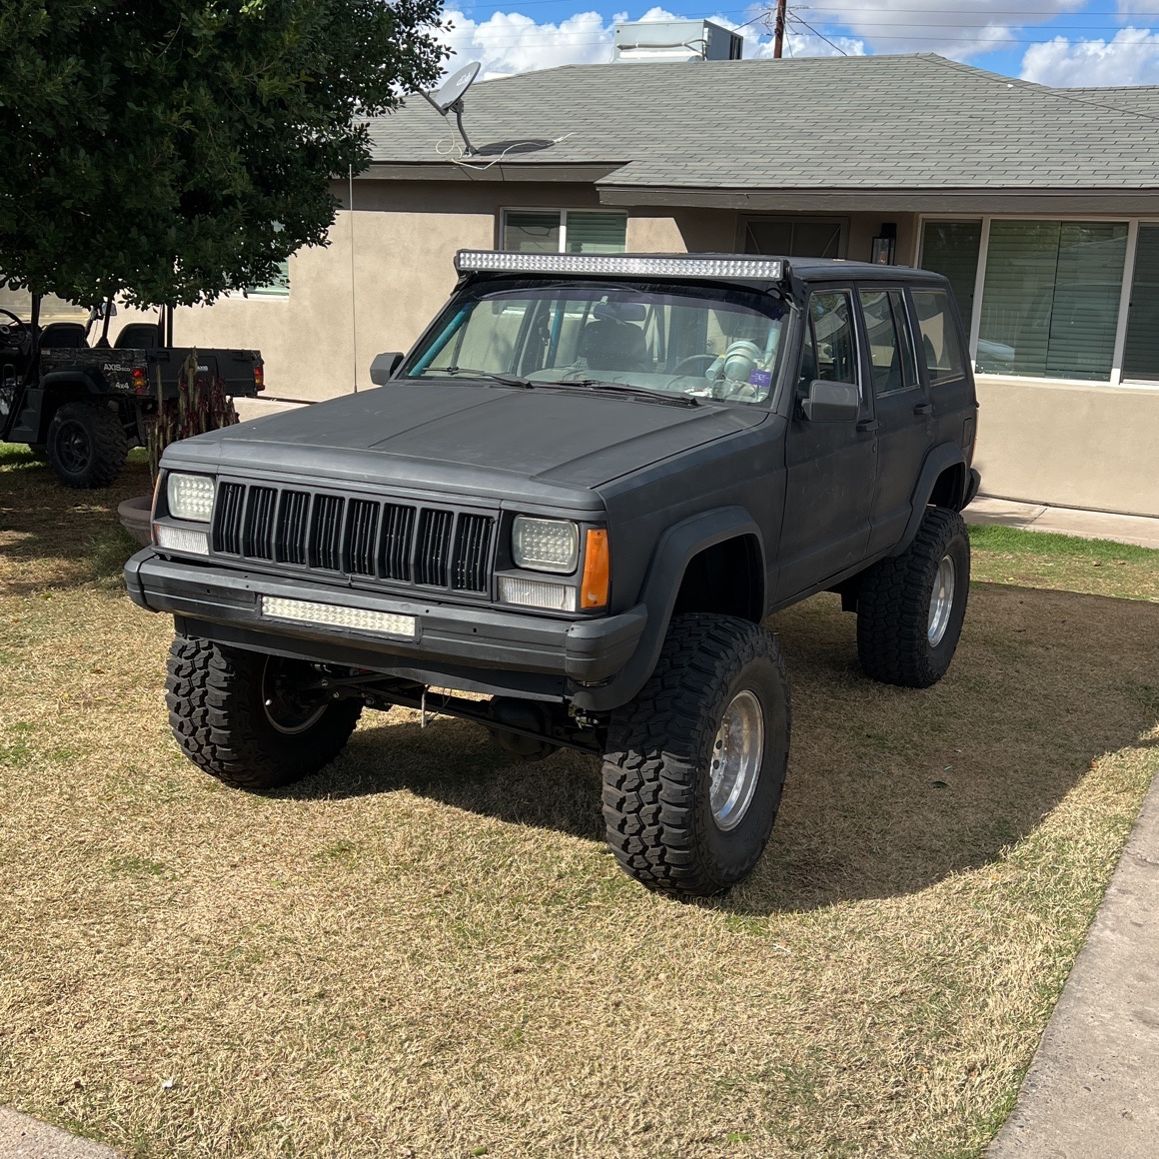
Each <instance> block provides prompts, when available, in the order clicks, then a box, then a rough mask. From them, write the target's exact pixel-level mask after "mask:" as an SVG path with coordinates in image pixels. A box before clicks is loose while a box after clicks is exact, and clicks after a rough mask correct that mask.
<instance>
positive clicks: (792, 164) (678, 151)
mask: <svg viewBox="0 0 1159 1159" xmlns="http://www.w3.org/2000/svg"><path fill="white" fill-rule="evenodd" d="M1107 92H1112V93H1114V94H1116V97H1115V101H1114V103H1113V104H1112V103H1110V102H1108V103H1103V101H1102V100H1099V101H1098V103H1096V100H1095V97H1093V96H1092V95H1090V94H1092V93H1097V94H1106V93H1107ZM1147 92H1149V93H1150V92H1159V90H1147ZM1124 93H1126V94H1132V95H1127V96H1123V95H1122V94H1124ZM1134 93H1135V90H1127V89H1116V90H1086V89H1078V90H1062V91H1059V90H1054V89H1049V88H1045V87H1043V86H1040V85H1034V84H1030V83H1028V82H1025V81H1019V80H1013V79H1011V78H1009V77H1004V76H999V75H997V74H995V73H989V72H984V71H982V70H980V69H976V68H971V67H969V66H967V65H961V64H956V63H954V62H951V61H948V60H945V59H943V58H942V57H939V56H934V55H929V54H926V55H916V56H869V57H836V58H834V57H822V58H812V59H796V60H781V61H773V60H747V61H717V62H707V63H695V64H676V63H662V64H635V63H633V64H623V63H621V64H608V65H572V66H566V67H563V68H555V69H547V70H544V71H542V72H532V73H522V74H519V75H517V76H512V77H505V78H502V79H499V80H491V81H485V82H482V83H479V84H477V85H475V86H474V87H473V88H472V89H471V91H470V92H469V93H468V95H467V97H466V100H465V102H464V103H465V106H466V113H465V125H466V128H467V132H468V133H469V135H470V137H471V140H472V142H473V143H474V144H475V145H476V147H487V146H496V147H494V148H492V149H491V150H490V152H489V155H488V156H485V157H482V158H475V159H474V160H475V162H476V163H478V164H487V163H488V162H489V161H490V160H492V159H494V158H495V157H496V156H497V155H498V154H499V152H500V151H501V150H502V149H503V148H505V147H506V146H507V145H509V144H511V143H513V142H517V141H520V140H527V139H545V140H547V141H550V142H552V143H551V144H550V145H549V146H548V147H546V148H542V149H538V150H534V151H529V152H522V153H519V152H509V153H507V154H505V155H504V156H503V159H502V164H503V166H504V168H505V169H509V168H513V167H515V166H524V165H543V164H549V163H550V164H564V165H577V164H578V165H583V164H590V165H595V164H601V163H603V164H610V165H614V166H616V168H615V171H614V172H612V173H611V174H609V175H608V176H606V177H604V178H602V180H601V181H600V184H602V185H605V186H609V185H610V186H629V187H640V186H651V187H655V186H665V187H685V188H714V189H729V188H735V189H754V188H762V189H771V188H778V189H806V190H807V189H822V188H823V189H842V188H850V189H855V188H876V189H948V188H967V187H969V188H989V189H1035V188H1038V189H1047V188H1049V189H1064V190H1073V189H1112V188H1121V189H1130V188H1149V189H1156V188H1159V132H1157V131H1156V130H1157V128H1159V123H1157V121H1156V119H1155V118H1156V115H1157V114H1159V108H1153V107H1152V105H1151V104H1150V103H1148V102H1150V101H1155V98H1154V97H1151V96H1147V97H1145V98H1142V99H1139V100H1136V97H1135V96H1134V95H1133V94H1134ZM1136 104H1138V105H1139V106H1140V107H1139V108H1136V107H1135V105H1136ZM1156 104H1159V101H1156ZM370 133H371V138H372V141H373V156H374V160H375V161H377V162H384V163H393V164H407V163H415V162H420V163H422V162H425V163H428V164H429V163H431V162H439V161H444V162H445V161H446V160H447V158H446V149H447V148H448V147H449V146H452V145H453V144H454V143H457V142H458V135H457V134H456V133H455V130H454V125H453V121H444V120H443V119H442V118H440V117H439V116H438V115H437V114H436V113H435V112H434V110H433V109H431V108H430V107H429V106H428V105H427V104H426V103H425V102H424V101H422V100H421V99H418V98H413V99H412V100H411V101H410V102H409V103H408V104H407V105H406V107H404V108H403V109H401V110H400V111H399V112H397V113H394V114H392V115H390V116H388V117H382V118H378V119H377V120H375V121H373V122H372V123H371V126H370Z"/></svg>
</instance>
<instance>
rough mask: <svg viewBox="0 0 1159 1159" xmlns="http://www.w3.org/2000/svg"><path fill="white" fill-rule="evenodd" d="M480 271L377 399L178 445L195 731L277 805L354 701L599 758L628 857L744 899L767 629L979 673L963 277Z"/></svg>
mask: <svg viewBox="0 0 1159 1159" xmlns="http://www.w3.org/2000/svg"><path fill="white" fill-rule="evenodd" d="M457 265H458V269H459V272H460V279H459V283H458V287H457V289H456V291H455V293H454V295H453V296H452V298H451V300H450V302H449V303H448V305H447V307H446V308H445V309H444V310H443V312H442V313H441V314H440V315H439V316H438V317H437V318H436V319H435V321H434V322H433V324H432V325H431V326H430V328H429V329H428V330H427V331H426V333H424V334H423V336H422V337H421V338H420V339H419V341H418V343H417V344H416V345H415V347H414V349H413V350H412V351H411V352H410V353H409V354H408V355H406V356H405V357H404V356H403V355H380V356H379V358H378V359H376V360H375V366H374V369H373V372H372V377H373V378H374V380H375V381H376V382H377V383H378V384H379V385H380V386H381V389H378V390H372V391H370V392H367V393H363V394H359V395H356V396H351V397H346V398H342V399H337V400H334V401H332V402H327V403H323V404H321V405H318V406H315V407H312V408H310V409H309V410H305V411H298V412H294V413H290V414H283V415H280V416H277V417H274V418H270V419H266V420H263V421H261V422H260V423H257V424H255V423H243V424H242V425H240V426H237V427H233V428H231V429H228V430H224V431H217V432H213V433H210V434H207V435H202V436H199V437H197V438H193V439H189V440H186V441H184V442H181V443H177V444H175V445H173V446H171V447H170V448H169V449H168V450H167V451H166V453H165V456H164V459H163V462H162V479H161V486H160V487H159V488H158V492H157V501H156V506H155V509H154V512H153V533H154V546H152V547H150V548H147V549H145V550H144V551H142V552H140V553H138V554H137V555H135V556H134V557H133V558H132V559H131V560H130V561H129V563H128V564H127V566H126V569H125V576H126V581H127V584H128V589H129V593H130V595H131V596H132V598H133V600H134V601H135V602H136V603H137V604H139V605H140V606H141V607H143V608H148V609H151V610H153V611H162V612H169V613H172V614H173V616H174V617H175V622H176V632H177V635H176V640H175V642H174V644H173V649H172V653H171V657H170V661H169V672H168V705H169V715H170V722H171V724H172V727H173V731H174V734H175V736H176V738H177V741H178V743H179V744H180V745H181V747H182V748H183V749H184V751H185V753H186V754H187V755H188V756H189V757H190V759H192V760H193V761H194V762H195V763H196V764H198V765H199V766H201V768H203V769H204V770H206V771H207V772H209V773H211V774H212V775H213V776H215V777H218V778H220V779H221V780H222V781H225V782H226V783H228V784H230V785H235V786H239V787H242V788H247V789H255V790H261V789H268V788H270V787H272V786H276V785H282V784H285V783H286V782H289V781H293V780H295V779H297V778H299V777H302V776H305V775H307V774H309V773H312V772H314V771H316V770H317V769H319V768H321V767H322V766H323V765H325V764H326V763H327V762H328V761H330V760H332V759H333V758H334V757H335V756H336V754H337V753H338V752H339V750H340V749H341V748H342V747H343V745H344V744H345V743H346V741H347V739H348V738H349V736H350V734H351V732H352V730H353V729H354V727H355V723H356V722H357V720H358V717H359V714H360V713H361V711H362V709H363V707H364V706H369V707H371V708H382V709H385V708H390V707H391V706H392V705H405V706H408V707H411V708H421V709H426V710H430V711H436V712H440V713H450V714H452V715H457V716H460V717H466V718H468V719H471V720H475V721H478V722H479V723H481V724H482V725H484V726H485V727H486V728H488V729H489V730H491V732H492V733H493V734H494V735H495V737H496V739H497V740H498V741H499V742H500V743H501V744H503V745H504V746H505V747H506V748H507V749H508V750H509V751H510V752H511V753H513V754H515V755H517V756H520V757H527V758H531V759H538V758H540V757H543V756H546V755H547V754H549V753H551V752H552V751H554V750H555V749H556V748H557V747H559V746H567V747H570V748H574V749H579V750H580V751H582V752H586V753H591V754H593V755H596V756H599V757H601V758H602V760H603V780H604V790H603V812H604V818H605V821H606V828H607V838H608V842H609V844H610V845H611V848H612V850H613V851H614V852H615V854H616V856H617V857H618V858H619V861H620V863H621V865H622V866H623V867H624V869H625V870H627V872H628V873H630V874H631V875H633V876H634V877H636V878H637V879H638V880H639V881H641V882H642V883H644V884H645V885H647V886H649V887H651V888H654V889H658V890H663V891H667V892H670V893H675V894H683V895H703V894H712V893H716V892H719V891H721V890H723V889H726V888H727V887H728V886H729V885H731V884H732V883H734V882H736V881H738V880H739V879H741V878H742V877H744V876H745V874H747V873H748V872H749V870H751V869H752V867H753V865H754V864H755V863H756V861H757V859H758V858H759V857H760V855H761V852H762V850H763V849H764V846H765V844H766V842H767V841H768V838H769V834H770V831H771V829H772V826H773V820H774V817H775V815H776V812H777V806H778V803H779V800H780V797H781V790H782V786H783V783H784V779H785V771H786V766H787V762H788V755H789V716H790V713H789V687H788V682H787V679H786V675H785V666H784V662H783V660H782V657H781V653H780V650H779V648H778V644H777V640H776V637H775V636H774V635H773V633H772V632H770V631H769V630H768V629H767V628H765V627H763V626H762V624H763V621H764V619H765V617H766V616H768V615H769V614H770V613H771V612H775V611H776V610H777V609H778V608H783V607H785V606H787V605H789V604H792V603H796V602H797V601H799V600H802V599H804V598H806V597H807V596H810V595H812V594H813V593H815V592H819V591H825V590H829V591H836V592H839V593H840V594H841V598H842V603H843V606H844V607H845V608H846V609H847V610H849V611H852V612H856V614H857V648H858V653H859V655H860V659H861V664H862V667H863V668H864V669H865V671H866V672H867V673H868V674H869V675H870V676H872V677H873V678H875V679H877V680H882V681H886V682H888V683H891V684H899V685H905V686H908V687H913V688H923V687H926V686H928V685H931V684H933V683H934V682H935V681H937V680H938V679H939V678H940V677H941V676H942V675H943V674H944V673H945V671H946V669H947V667H948V666H949V664H950V660H951V658H952V656H953V654H954V650H955V647H956V646H957V643H958V637H959V634H960V632H961V629H962V620H963V616H964V615H965V611H966V597H967V591H968V585H969V578H970V551H969V543H968V540H967V537H966V529H965V526H964V524H963V521H962V517H961V515H960V514H959V513H960V511H961V510H962V508H963V507H965V506H966V504H967V503H969V502H970V500H971V499H972V498H973V496H974V494H975V492H976V491H977V488H978V482H979V480H978V475H977V472H976V471H974V470H973V469H972V467H971V459H972V455H973V448H974V431H975V412H976V402H975V396H974V383H973V379H972V376H971V372H970V367H969V364H968V362H967V361H966V356H965V342H964V339H963V333H962V327H961V321H960V319H959V317H958V313H957V310H956V308H955V306H954V303H953V298H952V295H951V293H950V291H949V287H948V285H947V283H946V280H945V279H944V278H942V277H940V276H939V275H936V274H932V273H927V272H924V271H920V270H912V269H899V268H890V267H880V266H870V265H859V264H853V263H845V262H831V261H819V260H817V261H814V260H808V261H794V263H793V266H792V268H790V266H789V263H788V262H786V261H783V260H779V259H771V258H763V257H745V256H739V255H695V256H694V255H674V256H657V255H638V256H637V255H586V254H584V255H577V254H561V255H545V254H507V253H490V252H466V251H465V252H462V253H460V254H459V256H458V259H457ZM459 692H470V693H475V694H479V693H483V694H486V696H487V697H488V698H487V699H479V697H478V696H477V695H476V696H474V697H468V696H462V695H458V693H459Z"/></svg>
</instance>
